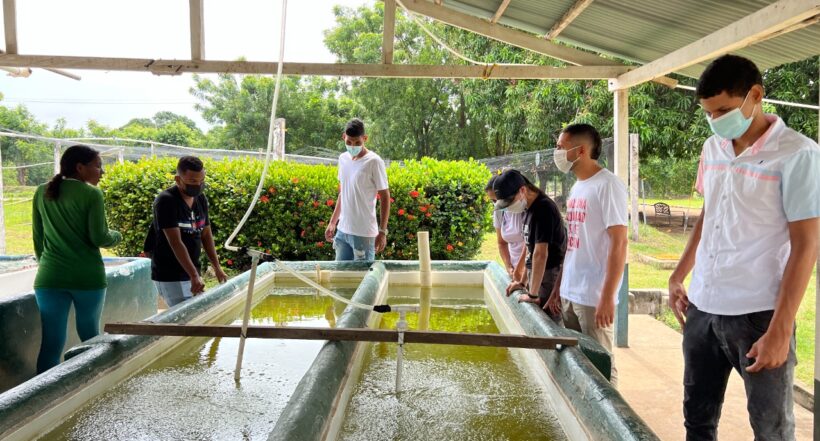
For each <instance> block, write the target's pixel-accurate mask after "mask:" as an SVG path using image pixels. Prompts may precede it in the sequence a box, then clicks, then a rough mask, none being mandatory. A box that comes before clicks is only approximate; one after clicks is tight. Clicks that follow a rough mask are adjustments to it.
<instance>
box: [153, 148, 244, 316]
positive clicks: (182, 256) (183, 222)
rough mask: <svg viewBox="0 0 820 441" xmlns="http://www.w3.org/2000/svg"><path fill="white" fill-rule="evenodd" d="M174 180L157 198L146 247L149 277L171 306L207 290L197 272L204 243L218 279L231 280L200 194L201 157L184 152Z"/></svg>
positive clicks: (203, 178) (202, 180)
mask: <svg viewBox="0 0 820 441" xmlns="http://www.w3.org/2000/svg"><path fill="white" fill-rule="evenodd" d="M174 181H175V182H176V185H174V186H173V187H171V188H169V189H167V190H165V191H163V192H161V193H160V194H159V195H158V196H157V197H156V199H154V220H153V223H152V224H151V231H150V232H149V235H148V238H147V240H146V250H147V251H150V252H151V279H152V280H153V281H154V284H155V285H156V287H157V290H158V291H159V293H160V294H161V295H162V297H163V298H164V299H165V303H167V304H168V306H169V307H170V306H174V305H176V304H177V303H180V302H182V301H184V300H187V299H189V298H191V297H192V296H193V295H196V294H199V293H201V292H202V291H204V290H205V284H204V283H203V282H202V278H201V277H200V275H199V255H200V252H201V250H202V246H203V245H204V246H205V252H206V253H207V255H208V260H209V261H210V262H211V265H212V266H213V267H214V271H215V272H216V277H217V279H218V280H219V282H220V283H224V282H225V281H227V280H228V276H227V275H225V272H224V271H222V267H221V266H220V265H219V257H218V256H217V254H216V247H215V246H214V238H213V234H212V232H211V225H210V221H209V219H208V199H207V198H206V197H205V195H204V194H202V190H203V188H204V186H205V169H204V167H203V165H202V161H200V160H199V158H196V157H194V156H184V157H182V158H180V159H179V163H178V164H177V173H176V176H175V177H174ZM152 239H153V243H151V242H152Z"/></svg>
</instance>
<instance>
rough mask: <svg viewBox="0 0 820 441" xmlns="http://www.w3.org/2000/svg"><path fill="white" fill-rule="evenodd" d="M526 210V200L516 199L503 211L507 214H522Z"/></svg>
mask: <svg viewBox="0 0 820 441" xmlns="http://www.w3.org/2000/svg"><path fill="white" fill-rule="evenodd" d="M526 209H527V200H526V199H516V200H515V201H513V203H512V204H510V205H508V206H507V208H506V209H504V211H506V212H507V213H512V214H518V213H523V212H524V210H526Z"/></svg>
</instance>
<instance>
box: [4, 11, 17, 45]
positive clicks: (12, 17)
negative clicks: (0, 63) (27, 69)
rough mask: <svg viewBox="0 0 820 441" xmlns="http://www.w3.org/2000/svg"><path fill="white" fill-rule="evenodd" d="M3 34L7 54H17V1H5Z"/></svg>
mask: <svg viewBox="0 0 820 441" xmlns="http://www.w3.org/2000/svg"><path fill="white" fill-rule="evenodd" d="M3 32H4V33H5V37H6V53H7V54H16V53H17V5H16V4H15V0H3Z"/></svg>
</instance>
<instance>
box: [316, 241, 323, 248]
mask: <svg viewBox="0 0 820 441" xmlns="http://www.w3.org/2000/svg"><path fill="white" fill-rule="evenodd" d="M316 246H317V247H319V248H322V247H323V246H325V243H324V242H316Z"/></svg>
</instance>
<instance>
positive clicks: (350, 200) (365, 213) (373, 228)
mask: <svg viewBox="0 0 820 441" xmlns="http://www.w3.org/2000/svg"><path fill="white" fill-rule="evenodd" d="M342 139H343V140H344V142H345V149H346V150H347V151H346V152H344V153H342V154H341V155H339V196H338V197H337V198H336V207H335V208H334V209H333V215H332V216H331V217H330V221H329V222H328V223H327V228H325V239H326V240H327V241H328V242H330V241H333V248H334V249H336V260H367V261H370V260H373V259H374V258H375V257H376V253H380V252H381V251H382V250H383V249H384V247H385V245H386V244H387V218H388V216H389V215H390V190H389V189H388V188H387V172H386V170H385V167H384V161H383V160H382V158H380V157H379V155H377V154H376V153H375V152H372V151H370V150H368V149H367V147H365V145H364V144H365V142H367V134H366V133H365V131H364V122H362V120H360V119H358V118H353V119H351V120H350V121H349V122H348V123H347V125H346V126H345V130H344V132H343V133H342ZM377 199H378V200H379V201H380V204H379V205H380V206H381V210H380V216H379V220H378V222H377V220H376V200H377ZM337 223H338V226H337Z"/></svg>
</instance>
